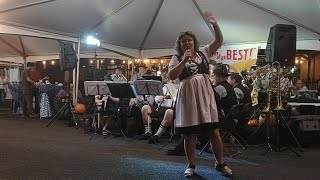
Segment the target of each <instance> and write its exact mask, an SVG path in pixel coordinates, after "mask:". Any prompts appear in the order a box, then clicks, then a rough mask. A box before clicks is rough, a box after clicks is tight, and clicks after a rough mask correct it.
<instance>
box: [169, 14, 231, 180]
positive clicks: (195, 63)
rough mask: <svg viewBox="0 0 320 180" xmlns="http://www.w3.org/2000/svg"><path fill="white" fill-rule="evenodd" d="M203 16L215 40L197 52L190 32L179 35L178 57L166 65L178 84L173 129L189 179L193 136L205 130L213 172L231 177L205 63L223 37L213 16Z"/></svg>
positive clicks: (177, 41)
mask: <svg viewBox="0 0 320 180" xmlns="http://www.w3.org/2000/svg"><path fill="white" fill-rule="evenodd" d="M204 15H205V16H206V17H207V19H208V21H209V22H210V24H211V25H212V26H213V28H214V32H215V40H214V41H212V42H211V43H210V44H208V45H206V46H204V48H203V49H202V50H200V51H199V43H198V41H197V39H196V36H195V35H194V34H193V33H192V32H191V31H187V32H182V33H181V34H180V35H179V36H178V38H177V40H176V43H175V50H176V51H177V53H178V54H177V55H176V56H173V57H172V59H171V61H170V64H169V77H170V79H171V80H174V79H176V78H179V79H180V82H181V83H180V90H179V94H178V97H177V104H176V119H175V127H176V129H177V131H178V132H180V133H181V134H183V135H184V137H185V139H184V148H185V152H186V155H187V160H188V163H189V165H188V168H187V169H186V171H185V173H184V175H185V176H186V177H189V178H190V177H192V176H193V175H194V172H195V149H196V136H197V135H198V134H199V133H200V132H201V131H204V130H206V131H208V132H209V133H210V141H211V145H212V147H213V152H214V154H215V157H216V169H217V170H218V171H220V172H222V173H223V175H227V176H232V170H231V169H230V168H229V167H228V166H227V165H226V163H225V162H224V159H223V144H222V140H221V137H220V134H219V119H218V110H217V105H216V101H215V96H214V92H213V90H212V86H211V82H210V80H209V78H208V73H209V70H208V69H209V68H208V61H207V59H209V57H211V56H212V55H214V54H215V53H216V51H217V50H218V49H219V48H220V46H221V44H222V42H223V36H222V33H221V30H220V28H219V26H218V24H217V22H216V20H215V18H214V17H213V16H212V13H210V12H206V13H205V14H204Z"/></svg>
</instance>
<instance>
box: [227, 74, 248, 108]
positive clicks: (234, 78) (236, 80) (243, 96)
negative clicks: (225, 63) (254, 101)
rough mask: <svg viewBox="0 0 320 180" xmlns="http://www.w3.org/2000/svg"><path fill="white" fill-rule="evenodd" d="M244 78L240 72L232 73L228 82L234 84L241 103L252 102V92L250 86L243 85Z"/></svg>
mask: <svg viewBox="0 0 320 180" xmlns="http://www.w3.org/2000/svg"><path fill="white" fill-rule="evenodd" d="M242 80H243V78H242V77H241V76H240V75H239V74H236V73H235V74H231V75H230V76H229V77H228V83H229V84H230V85H231V86H233V88H234V91H235V93H236V95H237V99H238V101H239V103H249V102H251V96H250V94H251V92H250V90H249V89H248V88H246V87H244V86H243V85H242V83H241V82H242Z"/></svg>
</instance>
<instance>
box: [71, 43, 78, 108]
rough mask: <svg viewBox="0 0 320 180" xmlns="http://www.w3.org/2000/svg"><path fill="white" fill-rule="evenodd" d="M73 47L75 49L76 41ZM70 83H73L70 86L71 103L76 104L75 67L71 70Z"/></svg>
mask: <svg viewBox="0 0 320 180" xmlns="http://www.w3.org/2000/svg"><path fill="white" fill-rule="evenodd" d="M73 48H74V49H75V48H76V43H73ZM72 84H73V87H72V103H73V104H76V103H77V94H76V88H77V87H76V86H77V85H76V68H74V69H73V70H72Z"/></svg>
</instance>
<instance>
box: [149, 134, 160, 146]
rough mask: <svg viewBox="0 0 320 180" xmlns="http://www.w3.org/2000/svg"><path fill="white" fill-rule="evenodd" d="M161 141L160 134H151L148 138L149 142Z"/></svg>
mask: <svg viewBox="0 0 320 180" xmlns="http://www.w3.org/2000/svg"><path fill="white" fill-rule="evenodd" d="M156 143H159V137H158V136H156V135H155V136H150V137H149V139H148V144H156Z"/></svg>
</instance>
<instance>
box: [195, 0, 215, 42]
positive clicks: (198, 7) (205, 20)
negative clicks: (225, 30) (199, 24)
mask: <svg viewBox="0 0 320 180" xmlns="http://www.w3.org/2000/svg"><path fill="white" fill-rule="evenodd" d="M192 2H193V4H194V6H195V7H196V8H197V10H198V11H199V13H200V15H201V17H202V19H203V20H204V22H206V24H207V26H208V28H209V30H210V31H211V33H212V35H213V36H214V34H215V33H214V29H213V27H212V26H211V24H210V23H209V22H208V20H207V18H206V17H204V15H203V13H202V11H201V8H200V6H199V5H198V3H197V1H196V0H192Z"/></svg>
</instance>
